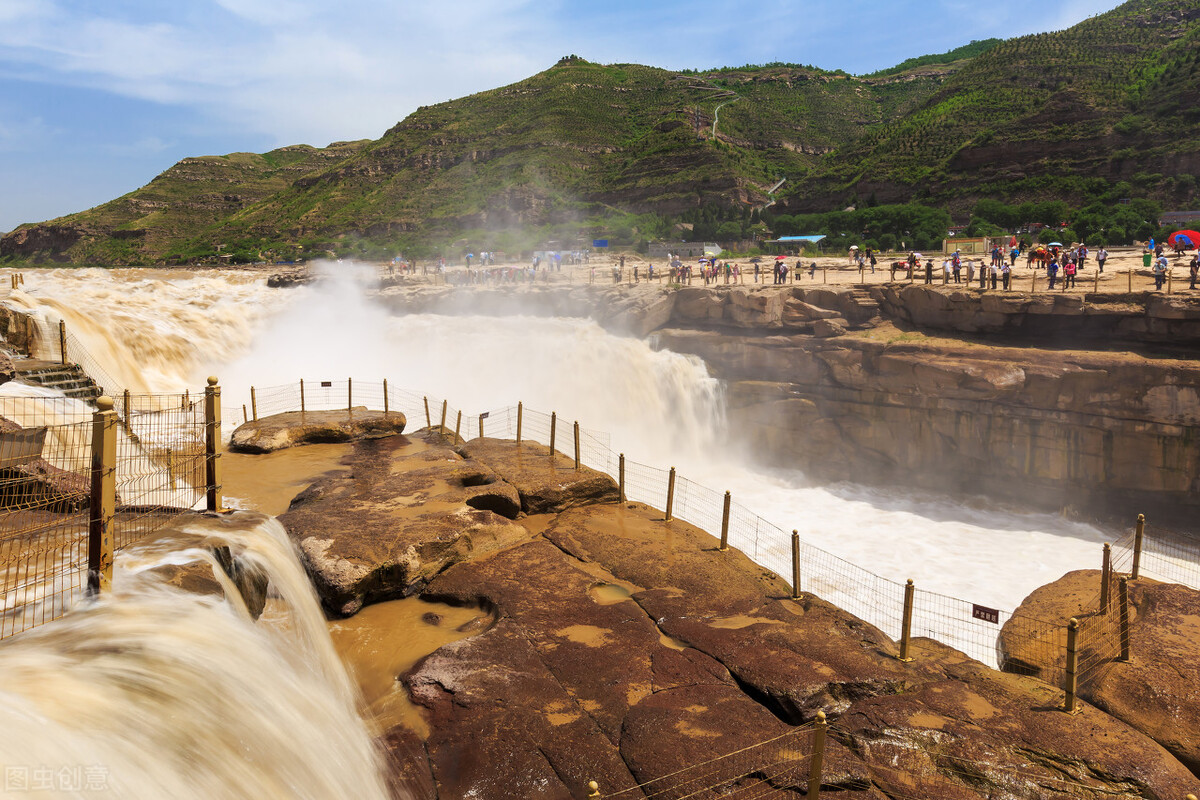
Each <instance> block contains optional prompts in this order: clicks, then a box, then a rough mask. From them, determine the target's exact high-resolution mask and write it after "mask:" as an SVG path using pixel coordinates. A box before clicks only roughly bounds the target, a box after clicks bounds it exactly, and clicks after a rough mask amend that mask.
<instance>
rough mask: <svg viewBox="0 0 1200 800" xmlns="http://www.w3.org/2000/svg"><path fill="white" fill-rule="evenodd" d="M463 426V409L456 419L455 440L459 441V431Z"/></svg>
mask: <svg viewBox="0 0 1200 800" xmlns="http://www.w3.org/2000/svg"><path fill="white" fill-rule="evenodd" d="M460 428H462V410H461V409H460V410H459V412H458V418H457V419H455V420H454V441H455V443H457V442H458V431H459V429H460Z"/></svg>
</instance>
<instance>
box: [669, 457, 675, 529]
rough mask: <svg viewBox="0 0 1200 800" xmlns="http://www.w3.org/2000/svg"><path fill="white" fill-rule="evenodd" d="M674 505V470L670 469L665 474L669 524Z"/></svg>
mask: <svg viewBox="0 0 1200 800" xmlns="http://www.w3.org/2000/svg"><path fill="white" fill-rule="evenodd" d="M674 505H675V468H674V467H671V471H670V472H669V473H667V522H670V521H671V519H672V517H671V507H672V506H674Z"/></svg>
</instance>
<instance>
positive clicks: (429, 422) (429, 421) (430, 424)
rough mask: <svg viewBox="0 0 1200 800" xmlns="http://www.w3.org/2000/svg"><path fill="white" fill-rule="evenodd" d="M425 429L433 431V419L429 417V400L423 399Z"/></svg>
mask: <svg viewBox="0 0 1200 800" xmlns="http://www.w3.org/2000/svg"><path fill="white" fill-rule="evenodd" d="M425 428H426V429H427V430H433V419H432V418H431V417H430V416H429V398H428V397H426V398H425Z"/></svg>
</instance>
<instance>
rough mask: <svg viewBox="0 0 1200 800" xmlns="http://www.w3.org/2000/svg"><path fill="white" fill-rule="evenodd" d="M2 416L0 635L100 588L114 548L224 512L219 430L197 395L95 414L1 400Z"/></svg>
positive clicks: (55, 404)
mask: <svg viewBox="0 0 1200 800" xmlns="http://www.w3.org/2000/svg"><path fill="white" fill-rule="evenodd" d="M210 390H211V394H212V396H213V398H214V399H213V401H212V402H211V406H212V408H213V409H214V412H215V408H216V398H218V397H219V388H218V387H216V386H215V385H213V386H210ZM0 417H3V418H4V420H6V422H5V423H4V426H3V427H4V429H3V430H0V639H2V638H5V637H8V636H11V635H13V634H15V633H19V632H21V631H23V630H27V629H28V628H32V627H34V626H36V625H40V624H42V623H44V622H48V621H50V620H53V619H56V618H57V617H59V616H61V615H62V614H63V613H64V612H65V611H66V610H67V609H69V608H70V607H71V606H72V605H73V604H74V603H76V602H77V601H78V600H79V599H80V598H81V597H82V596H83V595H84V594H85V593H86V592H89V591H91V592H95V591H100V590H101V589H103V588H105V587H106V586H107V583H108V581H109V580H110V579H111V568H112V557H113V553H114V552H115V551H118V550H120V549H121V548H123V547H126V546H128V545H129V544H131V543H133V542H135V541H137V540H139V539H141V538H142V537H144V536H145V535H146V534H148V533H150V532H152V531H154V530H156V529H158V528H160V527H162V526H163V525H165V524H166V523H167V522H169V521H170V520H171V519H173V518H174V517H175V516H177V515H178V514H181V513H183V512H186V511H188V510H191V509H194V508H196V507H198V506H199V505H201V504H202V503H205V502H206V501H207V502H208V503H209V507H214V506H212V504H211V503H212V498H213V497H215V498H217V505H219V496H220V489H219V477H218V476H219V470H218V462H217V458H218V455H217V453H218V452H219V448H217V446H216V443H218V442H219V441H220V433H219V431H220V422H219V418H217V419H211V418H210V417H209V415H207V414H206V401H205V395H204V394H203V393H200V394H199V395H197V397H196V399H193V398H192V397H190V396H189V395H186V394H185V395H161V394H153V395H152V394H144V395H130V394H129V393H128V392H125V393H123V394H122V395H121V396H120V397H119V398H118V402H117V403H115V404H113V403H111V402H109V401H108V399H106V398H102V399H101V400H100V402H99V408H98V409H93V408H92V407H90V406H89V405H87V404H86V403H83V402H81V401H78V400H70V399H68V398H50V397H43V396H30V397H15V396H5V397H3V398H0Z"/></svg>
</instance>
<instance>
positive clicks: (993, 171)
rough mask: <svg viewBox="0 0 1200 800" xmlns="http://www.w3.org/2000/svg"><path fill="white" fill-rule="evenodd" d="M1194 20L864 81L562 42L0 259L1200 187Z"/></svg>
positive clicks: (424, 246)
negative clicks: (589, 50) (504, 69)
mask: <svg viewBox="0 0 1200 800" xmlns="http://www.w3.org/2000/svg"><path fill="white" fill-rule="evenodd" d="M1198 36H1200V5H1198V4H1197V3H1195V0H1131V2H1128V3H1126V4H1124V5H1122V6H1120V7H1119V8H1117V9H1115V10H1113V11H1112V12H1109V13H1107V14H1104V15H1100V16H1098V17H1094V18H1092V19H1090V20H1087V21H1086V22H1083V23H1081V24H1079V25H1077V26H1074V27H1072V28H1070V29H1067V30H1064V31H1058V32H1055V33H1046V34H1037V35H1033V36H1026V37H1021V38H1018V39H1012V40H1009V41H1004V42H997V41H995V40H989V41H986V42H973V43H971V44H970V45H967V46H965V47H963V48H959V49H958V50H955V51H951V52H950V53H945V54H940V55H934V56H924V57H920V58H914V59H910V60H909V61H906V62H903V63H902V64H900V65H898V66H897V67H895V68H893V69H890V70H884V71H882V72H879V73H875V74H873V75H869V76H862V77H854V76H850V75H847V74H845V73H842V72H828V71H824V70H819V69H816V68H813V67H806V66H800V65H791V64H771V65H766V66H746V67H740V68H724V69H718V70H712V71H709V72H672V71H667V70H662V69H655V68H653V67H645V66H637V65H599V64H593V63H589V62H587V61H584V60H582V59H580V58H577V57H574V56H571V57H568V58H565V59H563V60H562V61H560V62H559V63H558V64H556V65H555V66H554V67H552V68H550V69H548V70H546V71H545V72H542V73H539V74H537V75H534V76H533V77H531V78H529V79H527V80H524V81H521V82H519V83H515V84H512V85H510V86H505V87H502V88H499V89H494V90H491V91H487V92H481V93H479V94H475V95H471V96H469V97H464V98H461V99H458V100H454V101H451V102H447V103H441V104H439V105H435V106H429V107H424V108H420V109H418V110H417V111H416V112H414V113H413V114H411V115H410V116H409V117H407V118H406V119H404V120H403V121H402V122H400V123H399V124H397V125H396V126H394V127H393V128H392V129H390V130H389V131H387V132H386V133H385V134H384V135H383V136H382V137H380V138H379V139H378V140H375V141H360V142H348V143H337V144H334V145H331V146H329V147H328V148H322V149H317V148H311V147H306V146H297V147H288V148H283V149H280V150H275V151H272V152H270V153H266V154H263V155H253V154H234V155H228V156H210V157H204V158H192V159H186V160H184V161H182V162H180V163H179V164H176V165H175V166H173V167H171V168H170V169H168V170H167V171H166V172H164V173H162V174H161V175H159V176H158V177H156V178H155V179H154V180H153V181H151V182H150V183H149V184H148V185H147V186H145V187H143V188H141V189H139V190H137V191H135V192H132V193H130V194H128V195H126V196H124V197H121V198H118V199H116V200H113V201H111V202H109V203H106V204H104V205H101V206H98V207H96V208H94V209H91V210H89V211H85V212H81V213H79V214H73V215H70V216H67V217H63V218H60V219H57V220H51V221H49V222H45V223H40V224H37V225H28V226H22V227H21V228H18V229H17V230H16V231H13V232H12V233H10V234H8V235H7V236H5V237H4V238H3V240H0V260H2V261H8V262H20V261H39V260H48V261H71V262H77V263H173V262H180V261H190V260H196V259H202V258H206V257H207V258H212V257H216V256H217V255H218V254H223V255H226V256H232V257H233V258H234V260H241V259H252V258H257V257H259V256H260V255H262V256H265V257H290V256H295V255H303V254H323V253H324V252H326V251H331V250H332V251H336V252H362V253H369V254H383V253H390V252H395V250H396V249H398V248H404V249H406V250H407V251H409V252H421V251H430V252H432V251H433V250H435V249H437V248H439V247H442V246H445V245H449V244H450V243H452V242H454V241H455V240H456V239H460V238H461V239H464V240H466V241H469V242H472V243H474V245H473V246H483V247H491V248H497V249H507V250H513V249H520V248H522V247H524V246H527V245H528V244H530V243H536V242H537V241H538V240H539V238H540V239H545V238H556V237H559V236H570V237H574V236H582V237H588V236H592V235H596V236H604V235H609V234H612V235H613V238H615V239H617V240H618V241H621V240H628V241H632V240H633V239H635V238H642V239H644V238H647V237H651V236H655V235H667V234H671V233H673V229H672V223H673V222H675V221H678V220H689V219H690V220H697V219H699V218H701V217H704V218H705V219H709V220H711V219H727V218H728V219H739V218H740V219H742V220H743V221H745V222H748V221H750V219H751V215H752V214H754V218H755V219H756V218H757V212H756V211H754V210H756V209H759V208H762V207H764V206H767V205H769V204H771V202H772V200H777V201H778V203H777V204H776V205H775V207H774V208H773V209H772V212H771V213H774V212H782V213H795V212H804V211H825V210H829V209H831V208H840V207H842V206H844V205H849V204H856V205H861V204H863V203H873V202H882V203H888V202H909V201H912V200H919V201H921V202H923V203H926V204H930V205H946V206H949V207H950V208H951V209H955V210H964V209H966V208H968V207H970V206H971V205H973V204H974V203H975V201H976V200H978V199H980V198H985V197H986V198H991V199H1002V200H1007V201H1010V202H1017V201H1029V200H1047V199H1062V200H1067V201H1068V202H1071V203H1080V204H1082V202H1083V201H1085V200H1087V199H1088V198H1089V197H1092V196H1095V195H1096V194H1099V193H1101V191H1109V192H1110V193H1111V189H1112V186H1113V185H1114V184H1116V185H1118V186H1120V187H1121V188H1120V191H1119V192H1118V193H1122V192H1125V193H1127V194H1128V195H1133V196H1138V197H1147V198H1152V199H1156V200H1159V201H1162V202H1167V203H1171V204H1186V203H1187V202H1190V201H1192V200H1193V198H1195V197H1196V181H1195V178H1194V176H1193V173H1195V172H1197V171H1198V168H1200V126H1198V125H1197V123H1198V122H1200V110H1198V109H1200V107H1198V105H1197V100H1200V97H1198V91H1200V90H1198V89H1197V87H1198V86H1200V75H1198V74H1197V73H1198V70H1200V57H1198V53H1200V47H1198V46H1197V45H1198V44H1200V41H1198V39H1197V37H1198ZM780 178H787V182H786V183H785V184H783V186H782V188H781V189H778V190H777V191H778V192H779V194H778V197H772V196H771V195H770V194H769V193H770V192H771V191H772V190H773V189H776V185H777V183H778V181H779V179H780ZM1126 185H1127V186H1128V190H1127V192H1126V189H1125V186H1126Z"/></svg>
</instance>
